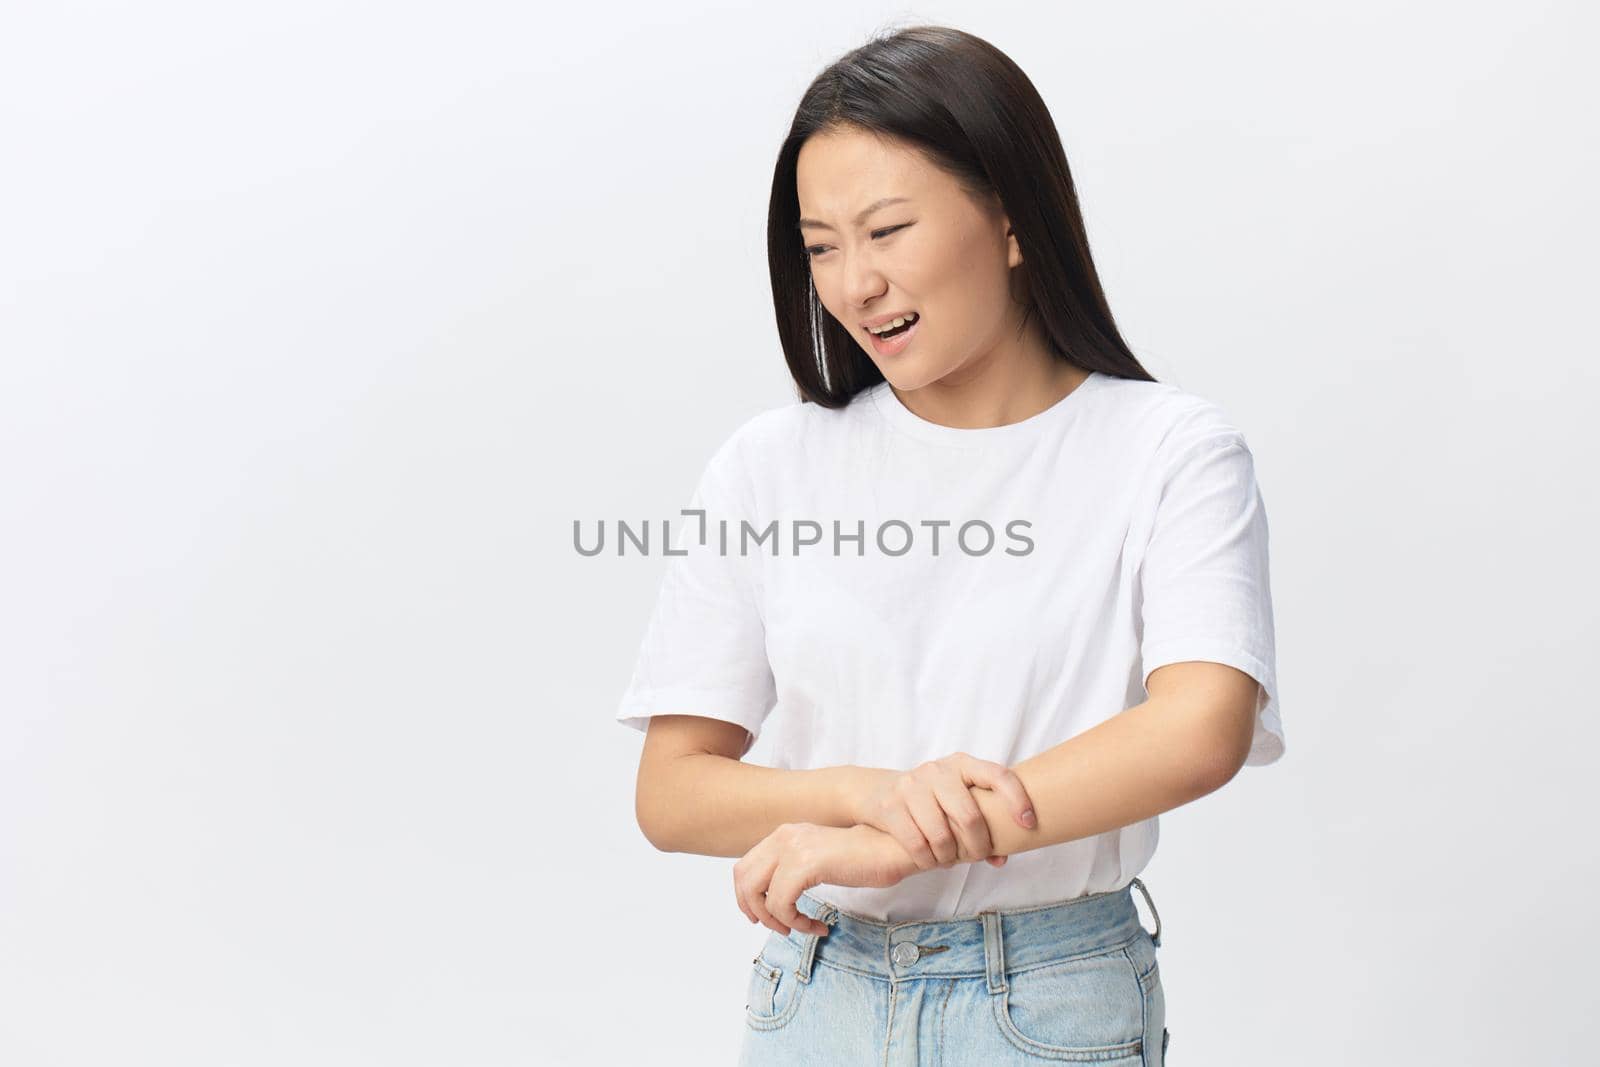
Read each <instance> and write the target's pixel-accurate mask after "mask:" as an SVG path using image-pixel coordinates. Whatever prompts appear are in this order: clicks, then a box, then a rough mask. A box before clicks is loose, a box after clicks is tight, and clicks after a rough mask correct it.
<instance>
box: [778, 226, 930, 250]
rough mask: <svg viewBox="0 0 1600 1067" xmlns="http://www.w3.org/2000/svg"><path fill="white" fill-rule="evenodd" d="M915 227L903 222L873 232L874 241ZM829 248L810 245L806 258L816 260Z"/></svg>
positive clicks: (807, 248)
mask: <svg viewBox="0 0 1600 1067" xmlns="http://www.w3.org/2000/svg"><path fill="white" fill-rule="evenodd" d="M914 225H916V224H915V223H911V222H902V223H900V224H899V225H898V226H885V227H884V228H883V229H881V230H873V231H872V239H873V240H877V239H878V238H879V237H887V236H888V235H889V234H891V233H894V232H895V231H896V230H903V229H905V228H906V227H907V226H914ZM829 247H830V246H828V245H808V246H806V249H805V254H806V258H807V259H815V258H816V257H818V256H820V255H821V254H822V253H824V252H826V251H827V250H828V248H829Z"/></svg>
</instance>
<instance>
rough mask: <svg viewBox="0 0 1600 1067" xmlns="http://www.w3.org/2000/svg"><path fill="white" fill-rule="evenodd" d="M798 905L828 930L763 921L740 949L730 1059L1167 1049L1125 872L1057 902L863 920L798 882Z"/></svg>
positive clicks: (986, 1057) (961, 1058) (1062, 1056)
mask: <svg viewBox="0 0 1600 1067" xmlns="http://www.w3.org/2000/svg"><path fill="white" fill-rule="evenodd" d="M1132 886H1138V887H1139V892H1141V893H1143V894H1144V898H1145V901H1146V903H1147V904H1149V906H1150V913H1151V915H1152V916H1154V917H1155V923H1156V932H1155V933H1154V934H1151V933H1149V932H1148V931H1146V930H1145V928H1144V925H1143V924H1142V923H1141V922H1140V921H1139V912H1138V910H1137V908H1135V906H1134V903H1133V893H1132V891H1131V887H1132ZM798 905H799V908H800V910H801V911H802V912H804V913H805V914H806V915H809V916H811V917H812V918H813V919H818V920H820V921H822V922H825V923H827V924H828V926H829V927H830V931H829V933H828V934H827V935H826V936H824V937H818V936H816V935H815V934H803V933H800V932H799V931H796V930H791V931H790V932H789V934H788V936H784V935H782V934H779V933H777V932H776V931H769V932H768V934H767V939H766V943H765V944H764V945H763V946H762V948H761V951H760V952H759V953H757V955H756V957H755V959H754V960H753V961H752V968H753V969H752V970H751V973H750V985H749V990H748V993H747V995H746V998H745V1000H746V1003H745V1032H744V1039H743V1044H742V1047H741V1049H740V1057H739V1062H740V1064H741V1065H746V1067H752V1065H761V1067H766V1065H772V1067H780V1065H783V1064H807V1065H811V1064H827V1065H834V1064H839V1065H846V1067H848V1065H854V1064H862V1065H867V1064H873V1065H882V1067H894V1065H906V1067H911V1065H917V1067H964V1065H967V1064H979V1065H985V1067H987V1065H991V1064H994V1065H1004V1064H1036V1063H1042V1062H1045V1061H1049V1060H1057V1061H1066V1062H1069V1063H1098V1064H1104V1065H1107V1067H1159V1065H1160V1064H1161V1063H1162V1062H1163V1060H1164V1058H1165V1053H1166V1045H1167V1029H1166V998H1165V994H1164V993H1163V991H1162V988H1161V974H1160V969H1159V968H1158V966H1157V964H1156V948H1157V947H1158V946H1159V945H1160V944H1161V917H1160V916H1159V915H1157V914H1156V910H1155V901H1153V900H1151V899H1150V892H1149V890H1147V889H1145V887H1144V883H1143V882H1141V881H1140V880H1139V879H1137V878H1135V879H1134V880H1133V881H1132V882H1131V883H1129V885H1126V886H1123V887H1122V888H1121V889H1115V890H1111V891H1110V892H1106V893H1091V894H1089V895H1087V896H1082V897H1078V898H1076V899H1073V900H1067V901H1061V902H1059V903H1055V904H1043V905H1039V906H1037V907H1031V908H1017V909H1002V910H997V911H986V912H982V913H980V914H978V915H970V916H962V917H958V918H952V919H942V920H933V921H921V922H917V921H902V922H893V923H881V922H874V921H872V920H871V919H868V918H865V917H863V916H858V915H853V914H851V913H849V912H845V911H841V910H840V909H838V908H836V907H834V906H833V905H831V904H826V903H824V902H822V901H820V900H818V899H817V898H815V897H813V896H811V894H810V893H802V894H800V898H799V901H798Z"/></svg>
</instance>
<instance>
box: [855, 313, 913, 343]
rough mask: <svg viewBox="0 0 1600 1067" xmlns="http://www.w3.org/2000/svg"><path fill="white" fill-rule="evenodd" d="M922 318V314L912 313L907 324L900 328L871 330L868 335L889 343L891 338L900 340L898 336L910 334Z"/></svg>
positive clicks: (908, 316) (902, 324)
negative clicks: (911, 329)
mask: <svg viewBox="0 0 1600 1067" xmlns="http://www.w3.org/2000/svg"><path fill="white" fill-rule="evenodd" d="M920 318H922V314H918V312H912V314H910V315H907V317H906V322H904V323H901V325H899V326H894V328H893V330H883V331H874V330H869V331H867V333H870V334H872V336H874V338H877V339H878V341H888V339H891V338H898V336H901V334H902V333H909V331H910V328H912V326H915V325H917V322H918V320H920Z"/></svg>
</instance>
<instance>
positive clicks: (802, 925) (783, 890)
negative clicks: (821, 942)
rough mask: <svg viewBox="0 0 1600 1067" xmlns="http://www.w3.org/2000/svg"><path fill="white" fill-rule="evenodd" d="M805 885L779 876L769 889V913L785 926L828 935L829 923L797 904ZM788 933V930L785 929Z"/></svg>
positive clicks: (805, 932) (767, 901) (822, 935)
mask: <svg viewBox="0 0 1600 1067" xmlns="http://www.w3.org/2000/svg"><path fill="white" fill-rule="evenodd" d="M804 888H805V887H804V886H802V885H801V884H800V883H798V882H795V881H792V880H789V879H785V878H783V877H782V876H779V877H778V878H777V879H775V880H774V881H773V883H772V885H771V886H770V887H769V888H768V889H767V895H766V906H767V913H768V914H769V915H771V916H772V917H773V918H774V919H776V920H777V921H778V922H781V923H783V924H784V926H792V927H793V928H794V929H796V930H799V931H800V932H801V933H802V934H816V935H818V936H819V937H826V936H827V934H828V924H827V923H824V922H821V921H819V920H817V919H813V918H812V917H811V916H809V915H806V914H805V913H804V912H802V911H801V910H800V909H799V907H797V906H796V901H798V900H799V899H800V892H801V890H803V889H804ZM783 933H784V934H786V935H787V933H788V931H787V930H785V931H783Z"/></svg>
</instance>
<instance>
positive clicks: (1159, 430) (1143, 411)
mask: <svg viewBox="0 0 1600 1067" xmlns="http://www.w3.org/2000/svg"><path fill="white" fill-rule="evenodd" d="M1100 400H1101V402H1102V404H1103V406H1104V407H1105V408H1106V413H1107V416H1108V417H1107V422H1108V423H1111V424H1114V425H1116V426H1117V427H1119V429H1120V430H1121V432H1123V433H1125V434H1127V435H1128V436H1129V438H1130V439H1129V441H1128V444H1130V445H1133V446H1135V447H1136V449H1137V451H1140V452H1143V453H1144V454H1145V455H1147V456H1149V457H1150V458H1153V459H1161V460H1165V461H1168V462H1171V461H1175V460H1178V459H1181V458H1182V457H1184V456H1187V455H1192V454H1194V453H1195V452H1196V451H1206V452H1210V451H1212V450H1215V449H1225V448H1228V447H1230V446H1232V447H1237V448H1240V449H1242V450H1244V451H1246V452H1248V451H1249V444H1248V442H1247V441H1246V439H1245V434H1244V431H1243V429H1242V428H1241V427H1240V426H1239V424H1238V423H1237V422H1236V421H1235V420H1234V419H1233V417H1232V416H1231V415H1230V414H1229V412H1228V411H1227V410H1226V409H1225V408H1224V407H1223V405H1221V404H1219V403H1217V402H1216V401H1214V400H1212V399H1210V398H1209V397H1204V396H1200V395H1199V394H1196V393H1193V392H1190V391H1189V390H1187V389H1185V388H1183V387H1182V386H1178V385H1174V384H1172V383H1171V382H1152V381H1143V380H1141V379H1137V378H1118V377H1114V376H1111V375H1106V376H1105V379H1104V381H1103V382H1101V388H1100Z"/></svg>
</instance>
